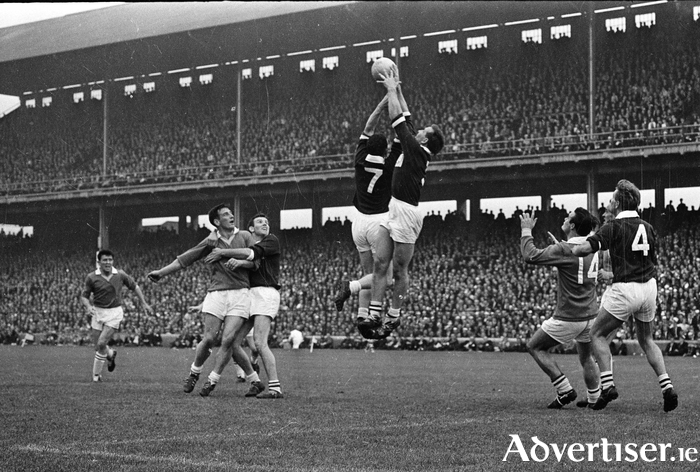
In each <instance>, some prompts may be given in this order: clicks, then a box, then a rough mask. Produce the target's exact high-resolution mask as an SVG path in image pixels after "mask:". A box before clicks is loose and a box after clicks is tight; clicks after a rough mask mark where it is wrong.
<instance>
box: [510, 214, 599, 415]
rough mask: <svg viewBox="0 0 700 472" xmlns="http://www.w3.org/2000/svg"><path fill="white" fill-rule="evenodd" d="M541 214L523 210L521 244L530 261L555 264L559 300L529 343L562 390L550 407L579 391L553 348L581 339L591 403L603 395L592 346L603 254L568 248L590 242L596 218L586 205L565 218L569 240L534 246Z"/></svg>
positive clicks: (578, 346) (567, 400)
mask: <svg viewBox="0 0 700 472" xmlns="http://www.w3.org/2000/svg"><path fill="white" fill-rule="evenodd" d="M536 222H537V218H534V219H533V218H531V217H530V216H529V215H528V214H527V213H525V214H524V215H522V216H520V227H521V232H522V233H521V237H520V249H521V252H522V255H523V259H524V260H525V262H527V263H528V264H534V265H544V266H550V267H556V268H557V269H558V270H557V306H556V310H555V311H554V314H553V315H552V317H551V318H549V319H547V320H546V321H545V322H544V323H542V327H541V328H540V329H538V330H537V331H536V332H535V334H534V335H533V336H532V338H531V339H530V341H529V342H528V343H527V349H528V351H529V352H530V355H532V357H533V358H534V359H535V362H537V364H538V365H539V366H540V368H541V369H542V370H543V371H544V373H545V374H547V375H548V376H549V379H550V380H551V382H552V385H553V386H554V388H555V389H556V391H557V398H555V399H554V400H553V401H552V402H551V403H550V404H549V406H548V408H553V409H559V408H562V407H563V406H564V405H567V404H569V403H571V402H572V401H574V400H575V399H576V391H575V390H574V389H573V387H572V386H571V384H570V383H569V379H568V378H567V377H566V375H564V373H563V372H562V370H561V368H560V367H559V365H558V364H557V361H556V360H554V357H553V356H552V354H550V353H549V350H550V349H552V348H553V347H555V346H558V345H559V344H565V343H568V342H571V341H576V350H577V352H578V356H579V362H580V363H581V366H582V367H583V378H584V381H585V383H586V387H587V388H588V401H587V402H586V403H588V404H591V405H592V404H594V403H595V402H596V401H597V399H598V396H599V395H600V387H599V377H600V371H599V370H598V366H597V365H596V363H595V361H594V360H593V356H592V349H591V332H590V331H591V325H592V324H593V320H594V319H595V317H596V315H597V314H598V303H597V302H596V289H595V287H596V285H595V284H596V278H597V275H598V273H597V272H598V257H597V256H598V255H597V254H589V255H587V256H585V257H576V256H574V255H572V254H571V251H570V250H569V248H570V247H571V246H573V245H576V244H581V243H583V242H585V240H586V236H588V235H589V234H590V233H591V231H592V230H593V228H594V227H595V226H597V223H598V222H597V220H596V219H595V218H594V217H593V216H592V215H591V214H590V213H589V212H588V210H586V209H584V208H577V209H576V210H574V211H572V212H571V213H569V215H568V216H567V217H566V218H565V219H564V223H563V224H562V227H561V229H562V231H563V232H564V234H565V235H566V239H567V240H566V241H561V242H557V243H555V244H552V245H550V246H548V247H546V248H544V249H538V248H537V247H535V242H534V240H533V238H532V229H533V228H534V226H535V223H536Z"/></svg>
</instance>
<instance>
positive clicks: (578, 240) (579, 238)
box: [566, 236, 586, 244]
mask: <svg viewBox="0 0 700 472" xmlns="http://www.w3.org/2000/svg"><path fill="white" fill-rule="evenodd" d="M566 242H567V243H571V244H583V243H585V242H586V236H574V237H573V238H569V239H567V240H566Z"/></svg>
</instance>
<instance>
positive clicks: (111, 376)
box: [0, 346, 700, 472]
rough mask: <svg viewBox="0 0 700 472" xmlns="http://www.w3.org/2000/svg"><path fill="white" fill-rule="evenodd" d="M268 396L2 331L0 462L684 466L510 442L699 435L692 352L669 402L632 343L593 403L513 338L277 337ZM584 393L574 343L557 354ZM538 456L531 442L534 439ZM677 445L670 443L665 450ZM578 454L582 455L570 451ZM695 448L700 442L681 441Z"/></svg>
mask: <svg viewBox="0 0 700 472" xmlns="http://www.w3.org/2000/svg"><path fill="white" fill-rule="evenodd" d="M274 353H275V355H276V356H277V361H278V367H279V372H280V376H281V381H282V388H283V390H284V393H285V396H286V398H284V399H282V400H258V399H255V398H245V397H244V396H243V395H244V393H245V392H246V391H247V388H248V387H247V385H246V384H239V383H237V382H236V380H235V375H234V373H233V371H232V370H231V369H229V370H227V371H226V372H225V373H224V376H223V377H222V381H221V383H220V384H219V385H218V386H217V388H216V390H215V391H214V392H213V393H212V395H211V396H210V397H208V398H202V397H200V396H199V395H198V392H199V388H200V387H201V386H202V385H203V384H204V379H205V377H206V375H207V374H208V373H209V371H210V369H211V367H212V365H213V359H211V358H210V359H209V360H208V361H207V363H206V364H205V368H204V373H203V375H202V378H201V379H200V381H199V383H198V385H197V387H196V388H195V391H194V392H192V393H191V394H185V393H183V392H182V380H183V379H184V378H185V376H186V375H187V372H188V369H189V365H190V364H191V362H192V358H193V351H191V350H170V349H164V348H120V349H119V356H118V358H117V369H116V370H115V371H114V372H113V373H108V372H107V369H106V368H105V371H104V373H103V378H104V382H102V383H99V384H93V383H92V382H91V368H92V358H93V355H94V351H93V350H92V349H91V348H88V347H84V348H78V347H43V346H29V347H25V348H20V347H16V346H0V360H1V362H0V408H1V411H2V418H1V420H0V426H1V427H0V446H1V447H2V451H3V455H2V459H0V469H1V470H3V471H72V472H74V471H102V470H104V471H110V472H117V471H149V472H152V471H190V470H196V471H221V470H246V471H250V472H254V471H292V472H293V471H375V470H381V471H385V470H386V471H452V470H465V471H500V470H513V471H515V470H518V471H520V470H546V469H551V467H552V466H555V467H556V466H559V467H562V466H563V467H564V470H600V469H602V468H612V469H614V470H629V471H632V470H634V471H635V472H636V471H639V470H697V468H698V463H691V462H687V461H680V460H676V461H675V462H670V461H668V458H667V461H666V462H663V463H662V462H661V461H660V460H659V454H658V453H657V454H655V455H654V454H651V456H653V457H655V458H656V460H655V461H654V462H645V461H643V460H641V459H640V460H637V461H634V462H628V461H625V460H624V457H625V456H624V455H623V461H621V462H615V461H614V454H611V455H612V456H613V461H612V462H610V463H606V462H604V461H603V459H602V456H601V455H600V454H597V455H596V456H595V457H594V460H593V461H588V460H583V461H582V462H578V463H577V462H573V461H572V460H569V459H568V458H567V457H566V456H565V457H564V458H563V459H562V460H561V464H557V460H556V458H555V457H554V454H553V453H550V456H549V457H548V459H547V460H545V461H544V462H541V463H537V462H534V461H532V460H531V461H529V462H523V460H522V458H521V456H519V455H517V454H515V453H512V454H509V455H508V460H507V461H503V459H504V457H505V456H506V452H507V451H508V448H509V445H510V444H511V440H512V436H510V435H515V434H517V435H519V437H520V439H521V440H522V443H523V445H524V447H525V448H527V450H528V453H529V451H530V449H531V448H532V446H533V442H532V440H531V438H532V437H533V436H537V437H538V439H539V440H540V441H542V442H544V443H548V444H549V443H555V444H557V445H558V446H559V447H564V446H565V445H566V444H571V443H583V444H585V443H595V442H599V441H600V440H601V438H607V439H608V441H609V442H611V443H622V444H623V446H622V447H623V448H624V445H625V444H627V443H637V444H639V445H641V444H644V443H654V444H658V443H671V444H672V446H673V448H672V449H670V450H669V454H668V455H669V456H672V455H674V453H675V451H677V448H678V447H683V448H686V449H687V448H691V447H694V448H697V449H698V450H699V451H700V434H699V433H698V424H700V422H699V419H700V401H699V400H698V394H697V392H698V377H699V376H700V360H698V359H692V358H667V359H666V362H667V366H668V369H669V372H670V374H671V376H672V380H673V383H674V385H675V387H676V390H677V391H678V392H679V395H680V406H679V408H678V409H677V410H676V411H674V412H672V413H668V414H667V413H664V412H663V410H662V399H661V394H660V392H659V388H658V386H657V381H656V377H655V376H654V374H653V372H652V371H651V369H650V368H649V366H648V364H647V362H646V359H644V358H643V357H638V356H637V357H635V356H632V357H619V358H616V361H615V381H616V384H617V386H618V390H619V391H620V398H619V399H618V400H617V401H615V402H612V403H611V404H610V405H609V406H608V407H607V408H606V409H605V410H603V411H598V412H596V411H591V410H586V409H578V408H576V407H575V406H573V405H570V406H568V407H567V408H565V409H563V410H558V411H554V410H548V409H547V408H546V405H547V404H548V403H549V402H550V401H551V400H552V399H553V398H554V393H553V389H552V387H551V385H550V384H549V380H548V379H547V377H546V376H545V375H544V374H543V373H542V372H541V371H540V370H539V369H538V368H537V366H536V365H535V362H534V361H533V360H532V359H531V358H530V357H529V356H528V355H527V354H518V353H448V352H386V351H378V352H376V353H365V352H363V351H347V350H327V351H321V350H316V351H314V352H313V353H309V352H308V351H286V350H275V351H274ZM557 360H558V361H559V363H560V365H561V366H562V368H563V369H564V370H565V371H566V373H567V374H568V376H569V378H570V380H571V381H572V384H573V385H574V387H575V388H576V390H577V391H578V392H579V398H582V397H583V396H584V395H585V386H584V384H583V380H582V376H581V368H580V367H579V366H578V364H577V358H576V356H558V357H557ZM538 453H539V454H540V457H541V451H540V452H538ZM675 455H677V454H675ZM578 456H583V457H585V453H584V454H578ZM695 458H696V460H698V462H699V463H700V454H697V455H696V456H695Z"/></svg>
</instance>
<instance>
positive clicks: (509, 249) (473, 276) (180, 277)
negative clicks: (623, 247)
mask: <svg viewBox="0 0 700 472" xmlns="http://www.w3.org/2000/svg"><path fill="white" fill-rule="evenodd" d="M526 211H538V210H536V209H535V210H533V209H532V208H529V209H526ZM538 214H539V218H540V223H539V224H538V227H537V229H536V240H537V243H538V245H540V246H543V245H545V244H547V231H552V232H553V233H554V234H558V233H557V231H558V228H559V226H560V225H561V221H563V215H564V214H566V210H565V209H564V208H558V209H552V210H551V211H550V212H549V213H548V214H545V213H544V212H539V213H538ZM699 215H700V211H699V210H695V209H692V210H687V211H683V214H682V215H680V216H679V215H678V213H677V212H674V214H673V215H667V214H665V213H664V214H663V215H662V216H661V217H660V218H659V222H660V224H661V225H660V227H661V228H663V231H662V235H663V236H662V238H661V244H660V250H659V276H658V282H659V300H658V309H657V318H656V327H657V332H656V333H655V338H656V339H657V340H661V341H670V340H673V339H674V338H679V337H682V338H684V339H686V340H687V341H690V342H691V344H690V349H688V350H687V352H688V353H690V354H693V353H695V351H694V349H695V344H696V340H700V305H699V304H698V293H699V292H700V239H698V236H697V235H698V234H700V217H699ZM671 219H673V221H674V224H673V225H669V224H668V222H669V220H671ZM477 221H478V223H477ZM338 223H339V222H338ZM669 228H672V229H669ZM207 234H208V232H207V230H205V229H203V228H200V230H198V231H192V230H189V231H188V232H187V233H186V234H183V235H180V236H178V235H176V234H175V233H173V232H169V231H162V232H157V233H143V234H141V235H140V236H139V237H138V244H131V245H130V247H128V248H127V247H123V248H119V247H118V246H117V247H114V251H115V254H116V265H117V266H118V267H120V268H123V269H124V270H126V271H127V272H129V273H130V274H132V275H133V276H134V277H135V278H136V279H137V282H138V283H139V284H140V285H141V286H142V287H143V288H144V292H145V295H146V298H147V299H148V300H149V302H150V303H151V304H152V305H153V306H154V307H155V309H156V314H155V315H154V316H148V315H145V314H144V313H139V310H137V307H136V304H135V299H134V298H133V297H129V296H127V297H126V299H125V309H126V312H127V316H126V318H125V323H124V325H123V327H122V330H121V332H120V335H119V337H118V340H117V342H120V343H127V344H132V345H134V344H137V345H161V344H168V345H172V346H173V347H183V348H184V347H192V346H193V345H195V344H196V342H197V340H198V339H199V336H201V332H202V327H201V323H200V317H199V316H197V315H191V314H187V307H188V306H191V305H195V304H197V303H199V302H200V301H201V298H202V297H203V295H204V293H205V291H206V284H207V281H208V271H207V268H206V266H205V265H204V264H196V265H195V266H193V267H192V268H190V269H188V270H187V271H182V272H179V273H177V274H175V275H174V276H173V278H172V280H169V281H164V282H163V283H160V284H152V283H149V282H147V281H146V279H145V275H146V274H147V272H148V270H150V269H151V268H152V267H159V266H161V265H163V264H164V263H166V262H167V261H169V260H172V258H173V257H174V256H175V255H176V254H177V253H178V252H180V251H182V250H183V249H185V248H187V247H189V245H190V244H191V243H192V242H194V241H197V240H199V239H200V238H203V237H206V235H207ZM485 234H489V235H490V236H489V237H488V238H486V237H484V235H485ZM280 235H281V241H282V245H283V248H284V249H283V251H284V252H283V260H282V272H283V276H282V280H283V281H284V283H283V287H282V289H281V300H282V305H281V312H280V316H279V317H278V319H277V322H276V323H275V326H274V329H273V339H272V343H273V345H276V346H280V345H282V343H283V340H284V339H286V338H288V335H289V331H291V329H293V327H295V326H301V327H302V332H304V333H305V335H306V338H307V340H306V345H308V342H309V341H310V339H311V337H315V340H316V341H317V343H318V344H315V347H316V348H323V347H332V346H334V345H335V347H344V348H353V349H365V348H367V349H370V348H371V349H374V348H376V349H413V350H475V349H478V350H506V351H507V350H522V348H523V345H524V342H525V340H527V339H529V337H530V336H531V335H532V333H534V332H535V330H536V329H537V328H538V327H539V326H540V324H541V323H542V321H544V320H545V319H546V318H547V317H549V316H550V315H551V314H552V309H553V306H554V297H555V296H556V290H555V288H556V287H555V283H556V277H555V276H554V275H553V274H552V272H551V270H548V269H546V268H544V267H534V266H528V265H525V264H524V263H523V262H522V259H521V256H520V253H519V246H518V241H519V220H518V218H517V214H514V215H512V216H511V217H509V218H501V219H494V218H493V216H492V215H491V214H488V215H487V214H482V215H481V216H480V219H478V220H476V219H475V221H474V222H468V221H466V220H464V219H463V218H460V217H459V216H458V215H457V214H455V213H450V214H448V215H445V218H443V217H442V216H440V215H429V216H427V217H426V219H425V227H424V232H423V234H422V236H421V239H420V240H419V242H418V245H417V250H416V256H415V258H414V262H413V268H412V282H411V290H410V291H409V298H408V300H407V302H406V304H405V307H406V310H405V317H404V322H403V323H402V325H401V327H400V329H399V331H398V333H397V336H396V337H392V338H389V339H388V340H386V341H381V342H375V343H372V344H370V345H369V346H368V344H367V341H366V340H364V339H362V338H361V337H359V336H358V334H357V332H356V329H355V327H354V326H353V319H354V316H355V312H356V309H357V301H356V300H353V299H351V300H350V301H349V303H348V306H346V308H345V310H344V311H343V312H341V313H336V311H335V308H334V307H333V303H332V299H333V296H334V282H335V280H337V279H339V278H341V277H343V278H347V277H348V276H351V277H354V276H357V275H360V268H359V262H358V259H357V257H356V256H355V251H354V248H353V246H352V239H351V236H350V232H349V228H348V227H347V226H344V225H342V224H327V225H326V226H325V229H324V231H323V234H322V235H321V237H320V239H318V238H316V239H314V238H312V237H311V236H310V230H304V229H300V230H287V231H282V232H280ZM0 241H1V247H2V249H3V251H2V256H0V267H1V268H0V281H1V282H2V283H1V284H0V286H1V287H2V288H0V296H1V297H2V299H3V301H4V302H3V304H2V306H1V307H0V333H2V340H1V342H3V343H18V342H20V341H21V340H22V339H23V337H24V335H26V334H27V333H29V334H31V335H33V336H34V337H35V339H36V341H35V342H41V343H52V344H78V345H82V344H85V343H88V342H89V341H88V335H89V333H88V331H89V330H88V326H89V325H88V320H87V318H86V316H85V315H84V310H83V308H82V307H81V306H80V303H79V301H78V296H79V293H80V291H81V290H82V284H83V281H84V278H85V276H86V274H87V273H88V272H89V271H90V270H91V267H94V261H93V259H92V258H93V257H94V256H91V251H90V250H89V249H88V248H81V249H76V248H74V247H64V248H60V247H56V248H41V249H42V250H41V251H37V250H36V247H35V245H36V241H33V240H32V239H31V238H22V237H21V236H8V235H4V234H3V235H2V237H1V238H0ZM312 248H313V250H312ZM328 267H330V268H331V270H326V268H328ZM601 293H602V292H601ZM631 329H632V325H626V326H625V328H624V329H623V330H621V332H620V333H618V337H617V340H618V342H619V341H624V340H626V339H630V338H631V337H632V336H631V335H632V332H631ZM329 335H330V336H333V338H334V339H336V340H338V342H335V343H330V344H329V343H328V339H326V342H325V344H324V343H322V342H321V341H322V339H323V338H324V337H327V336H329ZM166 339H168V340H169V341H168V342H165V340H166ZM564 351H565V352H566V347H565V348H564Z"/></svg>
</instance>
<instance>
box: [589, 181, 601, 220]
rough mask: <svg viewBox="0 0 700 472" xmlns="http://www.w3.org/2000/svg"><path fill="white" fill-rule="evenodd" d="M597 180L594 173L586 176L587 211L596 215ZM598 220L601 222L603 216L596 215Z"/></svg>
mask: <svg viewBox="0 0 700 472" xmlns="http://www.w3.org/2000/svg"><path fill="white" fill-rule="evenodd" d="M598 187H599V184H598V179H597V175H596V174H595V172H594V171H590V172H588V175H587V176H586V203H587V204H588V211H590V212H591V213H593V214H595V215H598ZM598 219H599V220H600V221H603V215H598Z"/></svg>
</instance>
